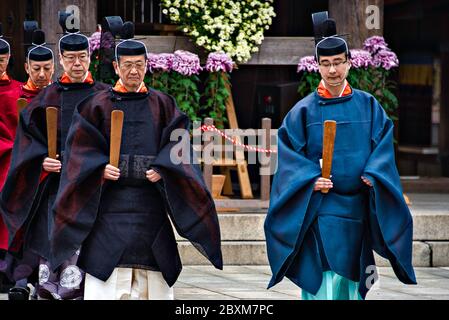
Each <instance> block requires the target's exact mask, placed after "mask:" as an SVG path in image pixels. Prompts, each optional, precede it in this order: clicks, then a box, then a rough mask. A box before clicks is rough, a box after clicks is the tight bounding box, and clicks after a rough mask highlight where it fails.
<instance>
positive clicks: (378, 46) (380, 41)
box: [363, 36, 388, 54]
mask: <svg viewBox="0 0 449 320" xmlns="http://www.w3.org/2000/svg"><path fill="white" fill-rule="evenodd" d="M387 48H388V44H387V43H386V42H385V39H384V37H381V36H373V37H369V38H368V39H366V40H365V42H364V43H363V49H364V50H366V51H368V52H369V53H371V54H375V53H376V52H377V51H379V50H385V49H387Z"/></svg>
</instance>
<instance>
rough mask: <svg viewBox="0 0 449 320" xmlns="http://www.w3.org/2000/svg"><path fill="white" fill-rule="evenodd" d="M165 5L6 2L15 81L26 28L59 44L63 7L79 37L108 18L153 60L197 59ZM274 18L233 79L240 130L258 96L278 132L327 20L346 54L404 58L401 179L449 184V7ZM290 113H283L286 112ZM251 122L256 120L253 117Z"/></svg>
mask: <svg viewBox="0 0 449 320" xmlns="http://www.w3.org/2000/svg"><path fill="white" fill-rule="evenodd" d="M159 3H160V1H159V0H2V1H0V21H1V22H2V23H3V30H4V33H5V35H6V37H7V39H8V40H9V41H11V44H12V50H13V53H14V65H13V66H12V69H11V72H12V74H13V76H15V77H16V78H18V79H19V80H25V74H24V71H23V67H22V66H23V62H24V53H23V49H22V47H23V46H22V42H23V30H22V24H23V21H24V20H25V19H28V20H37V21H39V24H40V26H41V27H42V28H43V29H44V30H45V31H46V33H47V37H48V38H47V42H49V43H51V44H54V43H56V41H57V39H58V38H59V36H60V34H58V33H60V32H61V28H60V27H59V25H58V21H57V12H58V11H59V10H64V9H65V8H66V7H67V5H69V4H74V5H77V6H78V7H79V8H80V10H81V17H82V19H81V30H82V31H83V32H85V33H86V34H90V33H92V32H94V31H95V29H96V26H97V24H98V23H100V22H101V19H102V18H103V17H104V16H108V15H120V16H122V18H123V19H124V20H131V21H134V22H135V24H136V31H137V33H138V34H139V35H144V36H145V41H146V42H147V44H148V46H149V49H150V51H151V52H173V51H174V50H176V49H189V50H192V51H195V52H199V53H201V49H199V48H196V47H195V46H194V45H193V44H192V43H191V42H190V41H189V39H188V38H186V37H184V36H183V35H182V34H181V33H180V32H178V31H174V27H173V26H170V25H169V24H168V21H167V19H166V18H165V17H164V16H163V15H162V13H161V10H160V6H159ZM369 5H374V6H376V7H377V8H379V10H380V15H379V17H380V26H379V28H378V29H372V30H369V29H368V28H367V27H366V25H365V21H366V17H367V14H368V13H367V11H366V8H367V7H368V6H369ZM274 6H275V12H276V14H277V16H276V18H275V19H274V21H273V25H272V26H271V28H270V30H268V31H267V32H266V39H265V40H264V42H263V44H262V46H261V48H260V52H258V53H257V54H255V55H254V56H253V58H252V59H251V60H250V61H249V62H248V63H246V64H244V65H240V66H239V69H238V70H235V71H234V72H233V73H232V85H233V96H234V101H235V105H236V112H237V117H238V119H239V124H240V126H241V127H242V128H249V127H257V126H258V124H259V120H260V119H259V118H258V114H259V110H258V107H259V101H258V100H260V97H261V96H264V95H273V96H275V97H276V99H277V100H276V101H277V105H275V108H277V109H278V111H279V112H278V113H277V114H276V115H273V117H275V118H276V117H277V119H273V124H274V125H276V124H279V122H280V120H281V116H282V114H283V113H285V112H286V111H288V108H290V107H291V106H292V103H293V101H295V100H297V99H298V97H297V95H296V88H297V85H298V82H299V79H300V78H299V75H298V74H297V72H296V65H297V63H298V61H299V58H300V57H302V56H304V55H311V54H313V41H312V35H313V32H312V23H311V18H310V15H311V13H312V12H316V11H322V10H329V12H330V16H331V17H332V18H334V19H336V20H337V27H338V31H339V32H340V33H348V34H350V46H351V47H353V48H360V47H361V46H362V43H363V41H364V40H365V39H366V38H367V37H369V36H372V35H384V36H385V39H386V41H387V42H388V44H389V46H390V47H391V48H392V49H393V50H394V51H395V52H396V53H397V54H398V57H399V60H400V67H399V71H398V72H396V74H395V78H396V80H397V81H398V90H397V95H398V98H399V105H400V107H399V111H398V116H399V121H398V122H397V140H398V146H399V147H398V165H399V169H400V172H401V174H403V175H427V176H449V90H448V89H449V72H448V71H449V31H448V30H449V1H447V0H360V1H356V0H314V1H310V0H275V3H274ZM286 106H287V107H286ZM248 115H251V116H248Z"/></svg>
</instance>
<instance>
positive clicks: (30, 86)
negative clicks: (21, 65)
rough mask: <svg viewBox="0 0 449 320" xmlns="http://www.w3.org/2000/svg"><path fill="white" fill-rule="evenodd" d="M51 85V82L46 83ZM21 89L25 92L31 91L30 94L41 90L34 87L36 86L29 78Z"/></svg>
mask: <svg viewBox="0 0 449 320" xmlns="http://www.w3.org/2000/svg"><path fill="white" fill-rule="evenodd" d="M48 84H51V81H50V82H49V83H48ZM23 89H25V90H27V91H31V92H39V91H41V89H39V88H38V87H36V85H35V84H34V82H33V81H31V78H28V81H27V83H25V85H24V86H23Z"/></svg>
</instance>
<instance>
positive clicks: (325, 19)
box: [312, 11, 349, 61]
mask: <svg viewBox="0 0 449 320" xmlns="http://www.w3.org/2000/svg"><path fill="white" fill-rule="evenodd" d="M312 22H313V32H314V34H315V58H316V59H317V61H318V58H319V56H333V55H336V54H340V53H346V54H348V55H349V49H348V44H347V42H346V40H345V39H343V37H342V36H341V35H338V34H337V25H336V23H335V20H333V19H330V18H329V16H328V12H327V11H322V12H317V13H313V14H312Z"/></svg>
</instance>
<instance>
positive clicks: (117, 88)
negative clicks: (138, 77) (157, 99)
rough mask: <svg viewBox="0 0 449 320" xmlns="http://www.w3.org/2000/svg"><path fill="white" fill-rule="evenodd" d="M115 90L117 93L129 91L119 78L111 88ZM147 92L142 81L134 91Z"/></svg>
mask: <svg viewBox="0 0 449 320" xmlns="http://www.w3.org/2000/svg"><path fill="white" fill-rule="evenodd" d="M113 90H114V91H115V92H118V93H129V91H128V90H127V89H126V87H125V86H124V85H123V82H122V81H121V80H118V81H117V83H116V84H115V86H114V89H113ZM147 92H148V89H147V87H146V86H145V84H144V83H143V82H142V83H141V84H140V87H139V89H138V90H137V91H136V93H147Z"/></svg>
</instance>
